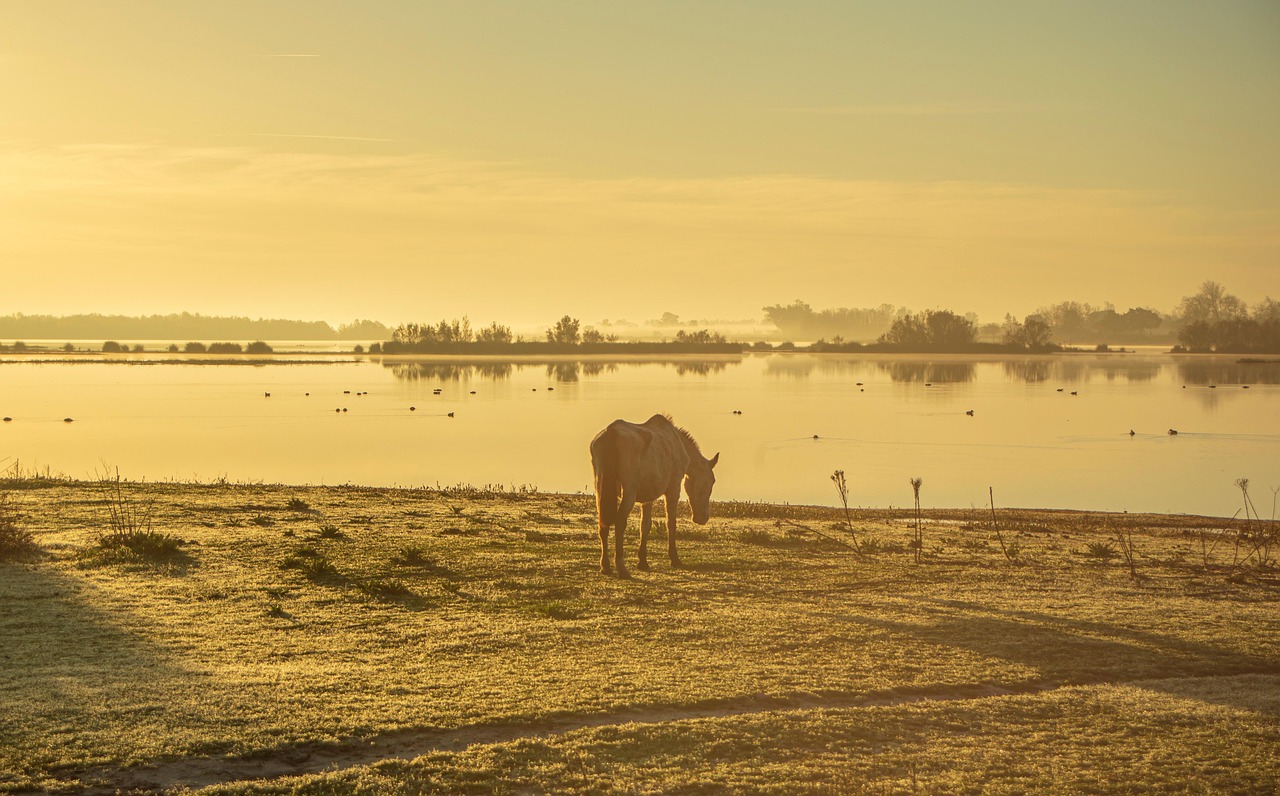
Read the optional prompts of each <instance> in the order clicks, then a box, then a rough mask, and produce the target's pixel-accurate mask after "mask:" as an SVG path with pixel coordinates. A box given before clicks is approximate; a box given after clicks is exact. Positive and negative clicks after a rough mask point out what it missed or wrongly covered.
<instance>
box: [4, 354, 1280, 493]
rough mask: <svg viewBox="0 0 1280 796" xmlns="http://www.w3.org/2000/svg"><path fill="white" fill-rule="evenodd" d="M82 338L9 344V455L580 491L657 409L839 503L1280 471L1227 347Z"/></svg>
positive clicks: (727, 481)
mask: <svg viewBox="0 0 1280 796" xmlns="http://www.w3.org/2000/svg"><path fill="white" fill-rule="evenodd" d="M86 359H88V361H80V362H75V363H70V362H68V363H62V362H51V363H50V362H41V363H35V362H30V361H27V362H24V361H21V360H20V359H16V358H12V357H11V358H9V359H8V360H7V361H4V362H3V364H0V415H4V416H9V417H12V421H10V422H5V423H3V425H2V426H0V469H6V468H12V467H14V465H15V463H17V464H18V465H19V466H20V467H21V468H22V469H23V470H28V471H29V470H31V469H43V468H46V467H47V468H49V469H50V470H52V471H53V472H55V473H63V474H66V475H70V476H73V477H77V478H88V477H92V476H93V475H94V474H95V472H96V471H99V470H101V469H102V468H103V466H104V464H105V465H106V466H109V467H110V468H112V471H114V469H115V468H117V467H118V468H119V471H120V473H121V475H122V476H124V477H125V478H128V479H142V478H145V479H148V480H166V479H176V480H201V481H210V480H215V479H221V478H225V479H228V480H231V481H265V482H281V483H299V484H301V483H311V484H347V483H352V484H366V485H382V486H407V487H414V486H422V485H427V486H433V487H434V486H451V485H455V484H458V483H469V484H473V485H477V486H479V485H486V484H499V485H503V486H505V487H508V488H510V487H519V486H521V485H530V486H536V487H537V488H539V489H541V490H543V491H570V492H572V491H582V492H589V491H590V488H591V486H590V485H591V468H590V463H589V459H588V453H587V445H588V443H589V442H590V440H591V438H592V436H593V435H594V434H595V433H596V432H597V431H599V430H600V429H601V428H603V427H604V426H605V425H607V424H608V423H609V422H610V421H612V420H614V419H616V418H620V417H621V418H626V419H629V420H635V421H642V420H644V419H646V418H647V417H649V416H650V415H652V414H653V413H655V412H666V413H669V414H671V415H672V416H673V418H674V419H675V420H676V422H677V423H679V424H680V425H683V426H685V427H686V428H688V429H689V430H690V431H691V432H692V433H693V435H694V436H695V437H696V438H697V439H698V440H699V441H700V442H701V443H702V445H703V448H704V451H705V452H706V453H707V454H708V455H710V454H712V453H714V452H716V451H719V452H720V453H721V463H720V466H719V468H718V469H717V471H716V472H717V477H718V484H717V487H716V492H715V498H717V499H738V500H752V501H769V502H790V503H806V504H824V505H835V504H836V501H837V496H836V492H835V489H834V486H833V485H832V483H831V480H830V476H831V473H832V472H833V471H834V470H836V469H840V470H844V471H845V473H846V477H847V479H848V481H849V485H850V503H851V504H852V505H859V506H876V507H884V506H905V505H909V504H910V502H911V487H910V485H909V483H908V479H910V478H912V477H920V478H923V479H924V485H923V488H922V490H921V502H922V504H923V505H924V506H926V507H928V506H940V507H941V506H948V507H967V506H977V507H982V506H985V505H986V503H987V488H988V487H989V486H990V487H993V488H994V490H995V500H996V505H997V507H1000V506H1021V507H1044V508H1076V509H1095V510H1114V511H1120V510H1127V511H1155V512H1188V513H1197V514H1212V515H1225V516H1230V515H1231V514H1232V513H1233V512H1235V511H1236V510H1237V509H1238V508H1239V507H1240V503H1241V501H1240V492H1239V490H1238V489H1237V488H1236V486H1235V485H1234V483H1233V482H1234V481H1235V480H1236V479H1237V478H1241V477H1245V478H1249V479H1250V483H1251V495H1252V497H1253V499H1254V502H1255V504H1256V505H1257V507H1258V510H1259V512H1260V513H1261V514H1262V516H1263V517H1268V516H1271V513H1272V505H1273V497H1274V495H1273V491H1272V490H1273V489H1274V488H1276V487H1280V363H1276V362H1270V363H1261V364H1241V363H1238V362H1237V361H1236V359H1235V358H1234V357H1194V356H1187V357H1177V356H1171V355H1162V354H1160V355H1156V354H1152V355H1146V354H1066V355H1057V356H1052V357H1029V358H1008V357H990V358H973V357H965V356H934V357H925V356H919V357H902V356H888V355H881V356H865V355H864V356H856V355H834V354H832V355H810V354H778V353H773V354H747V355H744V356H742V357H736V356H729V357H723V358H713V359H700V358H694V357H690V358H677V359H667V360H664V361H649V360H630V361H625V362H619V361H604V360H586V361H572V360H563V359H556V360H552V361H520V362H513V361H502V360H499V359H489V360H484V361H471V360H469V361H460V360H457V359H448V358H437V359H415V360H405V359H400V360H389V359H386V360H379V359H377V358H367V357H366V358H355V357H348V358H346V359H341V358H331V357H319V356H312V357H309V358H308V357H282V359H287V360H290V361H299V362H302V363H305V364H270V365H207V364H206V365H201V364H159V361H160V360H162V359H163V356H149V355H142V356H141V357H139V358H137V359H133V358H123V359H127V360H128V361H134V362H137V363H151V364H124V363H123V361H122V362H120V363H106V362H103V361H102V359H101V358H97V357H93V358H86ZM437 390H439V392H438V393H437V392H436V391H437ZM267 393H270V396H268V395H267ZM410 407H416V410H414V411H411V410H410ZM344 409H345V410H346V411H342V410H344ZM970 410H971V411H972V412H973V414H972V415H969V414H967V412H969V411H970ZM736 411H738V412H741V414H736V413H735V412H736ZM449 412H452V413H453V415H454V416H453V417H449V416H448V413H449ZM66 417H70V418H73V420H74V422H71V423H66V422H64V420H63V419H64V418H66ZM1169 429H1176V430H1177V431H1178V434H1177V435H1176V436H1174V435H1170V434H1169V433H1168V431H1169ZM1130 430H1132V431H1133V432H1134V434H1132V435H1130V433H1129V432H1130Z"/></svg>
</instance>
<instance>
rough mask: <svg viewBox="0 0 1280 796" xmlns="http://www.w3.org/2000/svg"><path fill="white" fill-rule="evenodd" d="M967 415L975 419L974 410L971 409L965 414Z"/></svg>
mask: <svg viewBox="0 0 1280 796" xmlns="http://www.w3.org/2000/svg"><path fill="white" fill-rule="evenodd" d="M965 414H966V415H968V416H969V417H973V410H972V409H970V410H968V411H967V412H965Z"/></svg>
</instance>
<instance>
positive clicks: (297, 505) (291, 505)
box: [285, 497, 311, 511]
mask: <svg viewBox="0 0 1280 796" xmlns="http://www.w3.org/2000/svg"><path fill="white" fill-rule="evenodd" d="M285 508H286V509H288V510H289V511H311V505H310V504H308V503H307V501H305V500H303V499H302V498H299V497H291V498H289V502H288V503H286V504H285Z"/></svg>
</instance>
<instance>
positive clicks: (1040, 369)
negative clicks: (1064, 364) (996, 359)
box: [1000, 359, 1053, 384]
mask: <svg viewBox="0 0 1280 796" xmlns="http://www.w3.org/2000/svg"><path fill="white" fill-rule="evenodd" d="M1000 365H1001V367H1002V368H1003V369H1004V375H1005V378H1007V379H1010V380H1012V381H1025V382H1026V383H1028V384H1039V383H1040V382H1042V381H1048V380H1049V376H1050V374H1052V373H1053V363H1052V362H1048V361H1046V360H1043V359H1015V360H1010V361H1008V362H1001V363H1000Z"/></svg>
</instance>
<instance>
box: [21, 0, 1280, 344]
mask: <svg viewBox="0 0 1280 796" xmlns="http://www.w3.org/2000/svg"><path fill="white" fill-rule="evenodd" d="M1277 142H1280V4H1277V3H1276V2H1274V0H1252V1H1244V0H1239V1H1237V0H1223V2H1212V3H1211V2H1189V1H1188V0H1160V1H1159V2H1156V1H1154V0H1153V1H1150V2H1138V1H1136V0H1108V1H1107V2H1092V1H1090V0H1072V1H1070V2H1067V1H1065V0H1063V1H1062V2H1058V1H1056V0H1045V2H1025V0H1016V1H1011V2H974V3H957V2H952V1H951V0H934V1H922V2H910V3H896V2H894V3H890V2H883V3H880V2H877V3H869V2H854V1H853V0H841V1H839V2H836V1H832V2H818V1H816V0H808V1H806V0H798V1H796V2H787V3H780V2H771V3H765V2H754V1H751V0H740V1H738V2H633V3H616V2H583V1H582V0H574V1H572V2H571V1H570V0H540V1H539V2H533V1H532V0H528V1H526V2H482V1H481V0H477V1H476V2H429V1H428V0H369V1H367V2H362V3H350V2H329V1H321V0H305V2H285V1H281V0H271V1H270V2H264V1H263V0H252V2H228V1H226V0H221V1H220V2H171V1H170V0H148V1H143V0H115V1H113V2H102V1H101V0H84V1H82V2H70V1H64V0H39V2H34V1H30V2H29V1H27V0H0V265H2V267H3V271H2V273H3V289H0V314H8V313H13V312H24V313H55V314H64V313H73V312H104V313H129V314H138V313H166V312H174V311H182V310H189V311H195V312H204V313H210V314H237V315H251V316H255V317H256V316H268V317H296V318H305V319H326V320H332V321H345V320H350V319H352V318H355V317H367V318H375V319H379V320H384V321H388V322H398V321H402V320H410V319H435V318H440V317H445V316H448V317H453V316H460V315H464V314H466V315H470V316H471V318H472V319H473V320H476V321H478V322H487V321H488V320H500V321H504V322H508V323H515V324H526V323H546V322H548V321H549V320H551V319H553V318H555V317H559V316H560V315H562V314H564V313H570V314H573V315H576V316H579V317H581V318H583V319H584V320H587V321H589V322H594V321H597V320H599V319H601V318H614V319H617V318H630V319H632V320H643V319H645V318H651V317H655V316H657V315H658V314H660V313H661V312H663V311H672V312H676V313H678V314H680V315H682V316H685V317H717V318H751V317H758V316H759V315H760V312H759V310H760V307H761V306H763V305H765V304H773V303H778V302H784V303H785V302H789V301H791V300H793V299H796V298H799V299H803V300H806V301H808V302H809V303H810V304H812V305H814V306H815V307H829V306H870V305H878V304H881V303H884V302H890V303H894V304H903V305H907V306H910V307H912V308H916V309H923V308H933V307H943V308H949V309H955V310H958V311H962V312H963V311H976V312H978V313H980V314H982V315H983V316H984V317H985V318H987V319H999V318H1000V317H1002V316H1003V314H1004V313H1005V312H1006V311H1012V312H1014V313H1016V314H1025V313H1027V312H1030V311H1032V310H1034V309H1035V308H1036V307H1038V306H1040V305H1043V304H1047V303H1051V302H1055V301H1059V300H1063V299H1077V300H1084V301H1091V302H1094V303H1101V302H1104V301H1113V302H1115V303H1116V304H1117V305H1118V306H1119V307H1120V309H1122V310H1123V309H1125V308H1127V307H1128V306H1131V305H1149V306H1155V307H1156V308H1158V309H1161V310H1169V309H1172V307H1173V306H1174V305H1175V304H1176V303H1177V301H1178V299H1179V298H1180V297H1181V296H1183V295H1187V294H1189V293H1192V292H1194V290H1195V289H1196V287H1197V286H1198V285H1199V284H1200V282H1202V281H1203V280H1204V279H1208V278H1213V279H1217V280H1219V281H1221V282H1223V283H1224V284H1225V285H1226V286H1227V288H1228V289H1229V290H1231V291H1232V292H1233V293H1236V294H1237V295H1240V296H1241V297H1242V298H1245V299H1246V300H1247V301H1250V302H1254V301H1257V300H1258V299H1261V298H1262V297H1263V295H1266V294H1270V295H1272V296H1275V297H1280V256H1278V255H1280V144H1278V143H1277Z"/></svg>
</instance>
